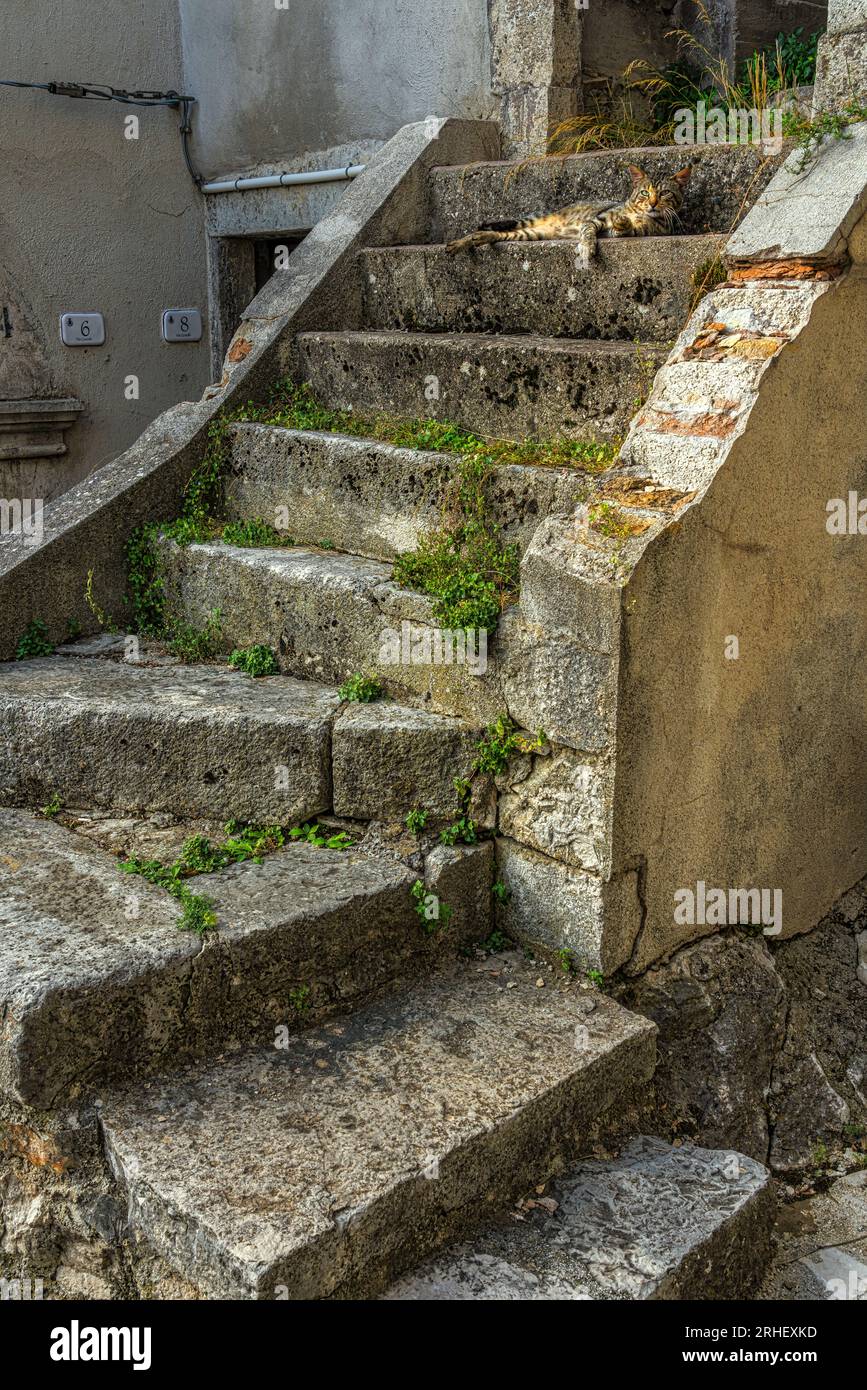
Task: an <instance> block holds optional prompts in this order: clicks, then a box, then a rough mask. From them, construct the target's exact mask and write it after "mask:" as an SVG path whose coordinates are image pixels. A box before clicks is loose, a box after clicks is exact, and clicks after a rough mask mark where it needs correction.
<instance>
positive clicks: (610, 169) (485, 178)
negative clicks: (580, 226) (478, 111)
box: [430, 145, 785, 242]
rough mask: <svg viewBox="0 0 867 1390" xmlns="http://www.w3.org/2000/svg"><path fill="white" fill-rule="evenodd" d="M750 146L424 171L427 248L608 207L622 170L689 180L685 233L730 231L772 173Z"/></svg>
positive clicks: (622, 184) (605, 153) (770, 162)
mask: <svg viewBox="0 0 867 1390" xmlns="http://www.w3.org/2000/svg"><path fill="white" fill-rule="evenodd" d="M784 158H785V153H783V152H781V153H780V154H779V155H771V156H770V157H766V156H765V155H764V154H763V153H762V152H761V151H760V150H759V149H757V147H756V146H754V145H695V146H690V147H684V146H683V145H669V146H661V147H659V148H657V149H634V150H617V151H612V150H599V151H594V152H593V153H591V154H581V155H570V156H568V157H566V158H563V159H534V160H523V161H521V162H520V163H515V162H512V163H509V162H496V163H494V162H492V163H484V162H481V163H478V164H464V165H450V166H448V167H446V166H442V167H439V168H435V169H432V170H431V173H430V197H431V219H432V220H431V237H430V239H431V241H434V242H440V241H452V240H453V239H454V238H455V237H459V236H463V235H464V234H465V233H467V232H472V231H474V230H475V229H476V227H478V226H479V225H480V224H481V223H482V222H490V221H500V220H506V219H509V218H524V217H536V216H538V215H539V214H540V213H547V212H554V211H556V210H557V209H559V208H564V207H568V206H569V205H570V204H571V203H578V202H586V201H596V202H604V203H610V202H613V201H615V200H616V199H618V198H622V197H623V196H625V194H626V193H627V192H628V191H629V187H630V181H629V175H628V173H627V172H626V166H627V165H628V164H637V165H638V166H639V167H640V168H642V169H644V170H646V172H647V173H648V174H650V175H651V176H658V175H659V174H664V175H667V174H674V173H676V172H677V170H678V169H682V168H683V167H684V165H685V164H692V167H693V173H692V178H691V179H690V184H689V191H688V193H687V196H686V202H685V203H684V207H683V211H682V214H681V216H682V220H683V229H684V231H685V232H687V233H692V234H699V233H705V232H716V233H719V234H721V235H722V236H725V235H726V234H727V233H728V232H730V231H732V230H733V229H734V228H735V227H736V226H737V224H738V223H739V222H740V220H741V218H742V217H743V216H744V214H745V213H746V211H747V210H748V208H749V207H750V205H751V204H752V203H753V202H754V201H755V199H756V198H757V197H758V196H759V194H760V193H761V192H762V190H763V189H764V188H765V186H766V184H767V183H769V182H770V180H771V178H772V176H773V174H774V173H775V172H776V170H777V169H778V168H779V166H780V164H781V162H782V160H783V159H784Z"/></svg>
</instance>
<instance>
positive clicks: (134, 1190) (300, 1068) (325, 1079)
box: [101, 958, 655, 1300]
mask: <svg viewBox="0 0 867 1390" xmlns="http://www.w3.org/2000/svg"><path fill="white" fill-rule="evenodd" d="M509 985H511V986H513V987H512V988H509V987H508V986H509ZM654 1054H655V1030H654V1029H653V1026H652V1025H650V1024H648V1022H647V1020H645V1019H641V1018H638V1017H637V1016H635V1015H631V1014H629V1013H627V1012H626V1011H624V1010H623V1009H621V1008H620V1007H619V1006H618V1005H616V1004H614V1003H613V1002H612V1001H610V1000H608V999H606V998H604V997H603V996H600V995H598V994H597V993H596V992H595V991H588V990H583V989H581V988H580V987H578V986H577V985H572V986H571V987H570V986H569V985H568V983H567V982H565V981H564V983H563V984H562V985H559V986H550V985H549V986H548V987H546V988H545V989H538V988H537V987H536V983H535V971H534V970H533V969H531V968H530V967H529V965H528V964H527V963H526V962H524V961H523V960H521V959H520V958H518V959H517V960H516V961H515V962H514V964H513V966H512V968H511V969H507V968H505V967H504V966H503V965H502V964H501V963H500V962H498V964H497V966H496V967H495V968H493V969H492V968H490V967H481V968H480V967H478V966H477V965H466V966H460V965H458V966H456V967H455V968H454V970H453V971H447V972H444V973H443V974H442V975H439V976H437V977H436V978H435V979H434V980H432V981H430V982H428V983H426V984H424V985H421V986H416V987H415V988H413V989H412V990H410V991H407V992H405V993H403V994H401V995H399V996H396V997H393V998H390V999H388V1000H386V1001H385V1002H384V1003H382V1004H379V1005H374V1006H372V1007H371V1008H369V1009H367V1010H365V1011H363V1012H361V1013H357V1014H355V1015H354V1016H353V1017H351V1018H350V1019H348V1020H342V1021H340V1022H335V1023H333V1024H332V1025H330V1026H326V1027H324V1028H322V1029H318V1030H308V1031H306V1032H305V1033H303V1034H301V1035H299V1036H298V1037H297V1038H294V1039H292V1040H291V1041H290V1043H289V1046H288V1047H287V1048H286V1049H285V1050H283V1049H275V1048H273V1047H272V1048H270V1049H268V1050H267V1051H262V1052H259V1053H254V1054H252V1055H245V1056H240V1057H237V1058H235V1059H229V1060H226V1061H221V1062H220V1063H219V1064H217V1065H212V1066H207V1067H203V1068H197V1069H195V1070H193V1071H191V1072H189V1073H186V1074H180V1075H178V1076H176V1077H173V1078H168V1079H167V1080H165V1081H160V1082H153V1083H150V1084H148V1085H144V1086H141V1087H139V1088H137V1089H136V1090H134V1091H133V1092H132V1093H130V1094H128V1095H126V1096H124V1097H117V1098H112V1097H106V1098H105V1099H104V1103H103V1106H102V1110H101V1123H102V1129H103V1134H104V1138H105V1143H106V1148H107V1153H108V1156H109V1161H110V1163H111V1166H112V1169H113V1171H114V1173H115V1175H116V1177H117V1178H118V1180H119V1182H120V1183H121V1185H122V1187H123V1188H125V1189H126V1193H127V1195H128V1202H129V1213H130V1218H131V1223H132V1226H133V1228H134V1231H135V1233H136V1234H137V1235H138V1236H140V1237H143V1238H144V1239H145V1240H146V1241H147V1242H148V1243H149V1245H150V1246H151V1247H152V1248H153V1249H155V1250H156V1252H157V1253H158V1254H160V1255H161V1256H163V1258H165V1259H167V1260H168V1261H169V1263H170V1264H172V1265H174V1266H175V1267H176V1268H178V1269H180V1270H182V1271H183V1273H184V1276H185V1278H186V1279H187V1280H189V1281H190V1282H191V1283H192V1284H193V1285H195V1286H196V1287H197V1288H198V1289H199V1290H200V1292H201V1293H202V1294H203V1295H204V1296H206V1297H211V1298H247V1299H267V1298H289V1299H292V1300H301V1299H309V1298H353V1297H370V1296H374V1295H376V1294H378V1293H380V1292H382V1291H384V1289H385V1288H387V1286H388V1285H389V1283H390V1282H391V1281H392V1280H393V1279H394V1278H395V1277H397V1276H398V1275H399V1274H400V1273H401V1272H402V1271H404V1270H406V1269H408V1268H411V1267H412V1266H413V1265H414V1264H415V1263H417V1262H418V1261H419V1260H420V1259H423V1258H425V1257H426V1256H428V1255H430V1254H431V1253H432V1252H433V1251H434V1250H435V1249H437V1248H438V1247H440V1246H441V1245H442V1244H443V1243H444V1242H447V1241H450V1240H453V1239H456V1238H459V1237H460V1236H462V1235H464V1234H465V1233H466V1232H467V1231H468V1230H470V1229H471V1228H472V1227H473V1226H475V1225H477V1224H478V1223H479V1221H480V1220H481V1219H483V1217H484V1214H485V1211H486V1209H488V1207H489V1204H496V1205H497V1206H502V1205H504V1204H508V1202H509V1201H510V1200H512V1199H513V1198H514V1197H515V1196H517V1195H518V1193H519V1192H521V1191H523V1190H525V1189H526V1187H527V1186H528V1185H529V1183H530V1182H531V1181H536V1180H542V1179H544V1178H545V1177H547V1176H548V1175H549V1174H550V1173H551V1172H553V1171H554V1170H555V1169H556V1168H557V1167H558V1166H559V1165H561V1164H562V1163H564V1162H567V1161H568V1160H569V1157H570V1156H571V1155H573V1154H574V1153H575V1152H577V1150H578V1147H579V1146H580V1144H581V1143H582V1139H583V1140H584V1142H586V1135H587V1131H588V1128H589V1127H590V1126H591V1125H592V1124H593V1122H594V1121H595V1120H597V1119H598V1117H599V1116H600V1115H601V1114H602V1113H603V1112H604V1111H605V1110H606V1109H607V1108H608V1107H609V1106H611V1105H612V1103H614V1102H616V1101H617V1099H618V1097H620V1096H621V1095H622V1094H623V1092H624V1090H626V1089H627V1088H630V1089H631V1088H633V1087H634V1086H635V1085H636V1084H637V1085H641V1084H642V1082H644V1081H646V1080H648V1079H649V1078H650V1076H651V1075H652V1072H653V1066H654V1060H655V1056H654Z"/></svg>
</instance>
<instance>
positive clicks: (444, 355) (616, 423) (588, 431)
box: [296, 331, 667, 439]
mask: <svg viewBox="0 0 867 1390" xmlns="http://www.w3.org/2000/svg"><path fill="white" fill-rule="evenodd" d="M296 342H297V352H298V374H299V376H300V378H301V379H302V380H303V381H306V382H309V383H310V384H311V386H312V387H313V390H314V391H315V393H316V395H317V396H319V397H320V398H321V399H323V400H326V401H327V402H328V403H329V405H331V406H334V407H339V408H342V409H346V410H361V411H377V410H383V411H388V412H389V413H392V414H395V415H403V416H409V417H421V416H432V417H433V418H434V419H438V420H450V421H452V422H453V423H454V424H458V425H463V426H464V428H466V429H470V430H475V431H477V432H478V433H480V434H484V435H489V436H491V435H492V436H496V437H498V438H503V439H506V438H508V439H515V438H522V439H523V438H528V437H537V438H538V437H544V436H551V435H565V436H568V437H570V438H582V439H612V438H616V437H617V436H619V435H620V434H622V433H623V431H624V429H625V428H626V426H627V424H628V422H629V421H630V420H631V418H632V416H633V415H634V414H635V411H636V408H637V401H639V400H643V399H644V398H645V397H646V395H647V393H648V391H649V390H650V386H651V384H652V381H653V377H654V375H655V372H656V369H657V367H659V366H660V365H661V363H662V362H663V361H664V360H665V358H666V356H667V350H666V349H665V348H663V347H659V346H656V345H654V344H649V343H645V344H642V345H640V346H639V345H637V344H633V343H625V342H600V341H597V342H588V341H586V340H579V339H573V338H542V337H535V336H531V335H524V336H518V335H515V336H511V337H510V336H508V335H502V336H490V335H485V334H476V333H457V334H450V333H399V332H372V331H371V332H361V333H302V334H299V336H298V338H297V340H296Z"/></svg>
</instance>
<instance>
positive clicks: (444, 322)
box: [358, 236, 720, 343]
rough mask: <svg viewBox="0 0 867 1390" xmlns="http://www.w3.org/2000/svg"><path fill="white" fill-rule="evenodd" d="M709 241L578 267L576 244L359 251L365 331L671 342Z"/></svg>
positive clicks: (637, 247)
mask: <svg viewBox="0 0 867 1390" xmlns="http://www.w3.org/2000/svg"><path fill="white" fill-rule="evenodd" d="M719 244H720V238H719V237H714V236H674V237H647V238H637V239H635V240H623V241H602V242H601V243H600V247H599V255H598V256H597V257H596V258H595V260H594V261H593V262H592V264H591V266H590V267H589V268H586V269H585V268H584V266H583V265H582V262H581V260H580V258H579V256H578V255H577V253H576V248H575V246H574V245H570V244H569V243H568V242H556V241H549V242H536V243H530V244H526V245H517V244H514V243H509V242H504V243H502V244H501V245H499V246H495V247H491V248H484V249H482V250H481V251H475V252H472V253H471V254H468V255H458V256H449V255H448V254H447V253H446V251H445V248H444V247H442V246H397V247H390V246H389V247H375V248H372V249H370V250H367V251H362V252H360V253H359V256H358V264H359V269H360V273H361V277H362V293H363V302H364V316H365V323H366V324H367V325H368V326H369V327H371V328H376V329H403V330H406V331H409V332H412V333H418V332H422V333H498V334H502V333H538V334H542V335H543V336H545V337H552V338H559V337H565V338H579V339H627V340H628V341H630V342H633V341H635V340H642V341H652V342H658V343H659V342H667V341H669V340H672V341H673V340H674V339H675V338H676V337H677V335H678V333H679V332H680V330H681V329H682V328H683V325H684V324H685V323H686V320H687V318H688V317H689V309H690V303H691V301H692V298H693V295H694V292H695V289H694V283H693V275H694V274H695V272H696V271H697V270H698V269H699V267H701V266H704V265H706V264H708V263H709V262H710V261H711V260H712V259H713V257H714V256H715V255H716V253H717V250H718V248H719Z"/></svg>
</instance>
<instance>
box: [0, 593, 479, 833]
mask: <svg viewBox="0 0 867 1390" xmlns="http://www.w3.org/2000/svg"><path fill="white" fill-rule="evenodd" d="M213 600H214V596H213V595H210V596H209V603H210V606H211V608H212V607H213V606H214V603H213ZM216 602H218V603H219V599H217V600H216ZM232 636H233V642H234V643H235V644H237V645H241V643H242V641H244V640H250V639H245V638H244V634H243V629H242V628H238V629H237V631H236V632H234V633H233V634H232ZM72 650H73V651H74V648H73V649H72ZM347 674H349V673H347ZM477 739H478V734H477V733H476V731H475V730H474V729H473V728H472V727H471V726H469V725H467V724H464V723H459V722H457V721H455V720H453V719H446V718H442V717H440V716H438V715H435V714H431V713H428V712H426V711H424V710H415V709H408V708H406V707H403V706H400V705H394V704H390V703H389V704H385V703H382V704H380V703H377V704H374V705H370V706H365V707H364V708H363V709H360V708H358V707H353V706H352V705H349V706H342V702H341V699H340V696H339V694H338V692H337V691H336V690H333V689H328V688H327V687H325V686H323V685H320V684H317V683H315V682H313V681H307V680H304V681H301V680H296V679H293V678H291V677H288V678H287V677H285V676H274V677H264V678H260V679H257V680H251V679H250V678H249V677H248V676H245V675H242V674H240V673H239V672H236V671H230V670H224V669H220V668H219V667H215V666H187V667H183V666H169V667H165V666H157V667H150V666H139V665H135V664H132V663H128V662H125V661H113V660H102V659H99V658H97V657H81V658H79V659H72V658H71V657H69V656H57V657H49V658H40V659H39V660H36V661H29V662H15V663H9V664H8V665H6V666H4V667H2V668H0V801H5V802H6V803H9V802H13V803H15V804H19V805H20V804H30V805H37V806H38V805H42V804H43V803H44V802H46V801H48V800H49V799H50V798H51V797H52V796H55V795H56V796H58V797H59V798H60V801H61V803H62V804H63V805H65V806H76V807H83V808H88V809H102V808H108V807H110V808H113V809H115V810H124V811H137V812H143V811H169V812H171V813H172V814H174V815H178V816H181V817H190V818H194V817H203V818H207V817H208V816H215V817H217V818H221V819H229V818H235V819H241V820H250V821H253V822H255V823H257V824H263V823H265V822H276V823H277V824H280V825H292V824H294V823H295V822H297V821H300V820H305V819H308V818H309V817H311V816H315V815H318V814H319V813H321V812H323V811H327V810H329V809H333V810H334V812H335V813H336V814H337V815H340V816H352V817H358V818H359V819H364V820H373V819H386V820H387V819H394V820H397V819H401V818H402V817H403V816H405V815H406V813H407V812H408V811H410V810H411V809H412V808H413V807H414V806H417V805H425V806H427V807H428V808H429V809H430V810H431V811H432V812H433V813H434V814H436V815H448V814H449V813H450V811H451V810H452V809H453V803H454V791H453V787H452V782H453V779H454V777H456V776H463V775H466V773H467V771H468V770H469V766H470V763H471V761H472V754H473V747H474V744H475V742H476V741H477ZM386 750H387V751H386Z"/></svg>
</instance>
